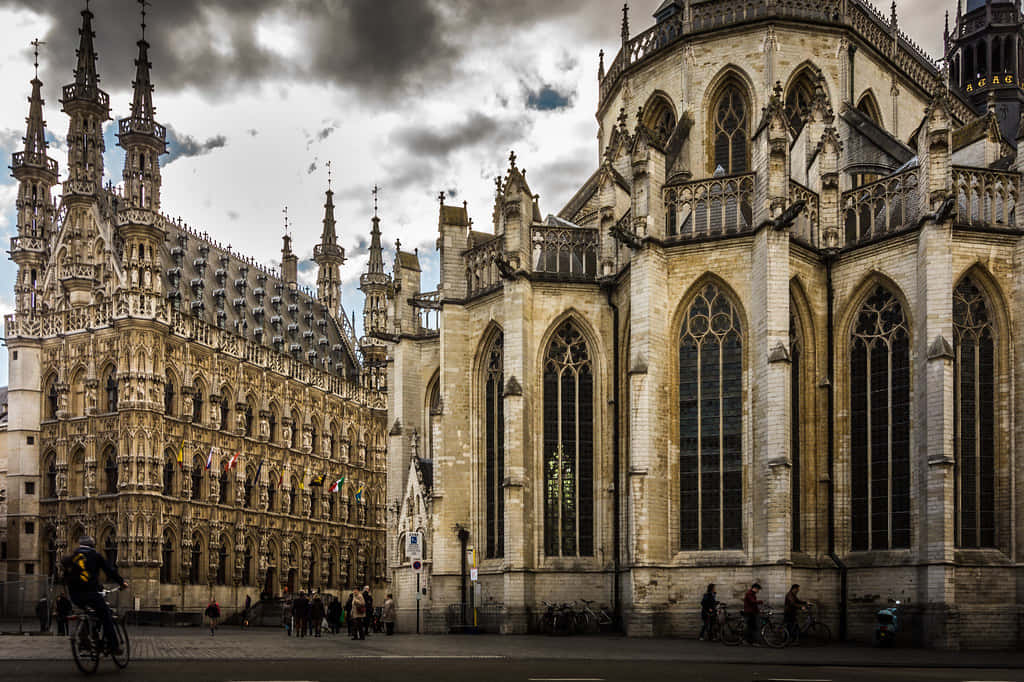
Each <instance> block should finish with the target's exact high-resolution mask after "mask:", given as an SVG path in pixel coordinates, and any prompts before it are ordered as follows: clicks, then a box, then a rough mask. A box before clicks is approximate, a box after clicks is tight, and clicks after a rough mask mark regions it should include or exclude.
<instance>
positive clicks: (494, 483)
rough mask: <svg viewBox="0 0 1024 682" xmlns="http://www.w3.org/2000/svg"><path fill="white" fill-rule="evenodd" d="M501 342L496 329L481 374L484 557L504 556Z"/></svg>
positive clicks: (503, 430) (503, 378)
mask: <svg viewBox="0 0 1024 682" xmlns="http://www.w3.org/2000/svg"><path fill="white" fill-rule="evenodd" d="M504 343H505V342H504V334H501V333H500V332H499V333H498V335H497V336H496V337H495V338H494V340H493V341H492V342H491V345H490V347H489V348H488V350H487V355H486V362H487V366H486V370H485V375H484V422H485V423H484V429H483V432H484V459H485V461H486V466H485V469H486V471H485V478H486V483H485V485H486V486H487V492H486V495H485V498H486V504H487V553H486V556H487V558H488V559H496V558H499V557H503V556H505V500H504V489H503V487H502V483H503V481H504V477H505V410H504V402H505V401H504V380H505V374H504Z"/></svg>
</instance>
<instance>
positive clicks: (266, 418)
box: [259, 410, 270, 441]
mask: <svg viewBox="0 0 1024 682" xmlns="http://www.w3.org/2000/svg"><path fill="white" fill-rule="evenodd" d="M259 438H260V440H263V441H265V440H269V439H270V412H267V411H266V410H260V421H259Z"/></svg>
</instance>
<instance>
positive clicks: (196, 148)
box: [164, 126, 228, 164]
mask: <svg viewBox="0 0 1024 682" xmlns="http://www.w3.org/2000/svg"><path fill="white" fill-rule="evenodd" d="M227 143H228V139H227V138H226V137H224V136H223V135H215V136H214V137H211V138H208V139H207V140H206V141H205V142H200V141H199V140H197V139H196V138H194V137H192V136H191V135H185V134H183V133H179V132H177V131H176V130H175V129H174V127H173V126H167V152H168V155H167V160H166V161H165V162H164V163H165V164H168V163H170V162H172V161H175V160H177V159H180V158H184V157H189V156H202V155H203V154H209V153H210V152H212V151H213V150H214V149H220V148H221V147H223V146H224V145H226V144H227Z"/></svg>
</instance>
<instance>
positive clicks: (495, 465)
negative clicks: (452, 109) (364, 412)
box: [368, 0, 1024, 646]
mask: <svg viewBox="0 0 1024 682" xmlns="http://www.w3.org/2000/svg"><path fill="white" fill-rule="evenodd" d="M960 5H961V7H960V8H959V9H958V10H957V12H956V19H955V25H954V26H953V27H952V28H947V36H946V45H947V54H946V55H945V58H946V59H945V62H944V63H945V64H947V65H948V70H947V67H945V66H944V67H942V68H940V67H939V66H937V65H936V63H935V62H933V61H932V60H931V59H930V58H929V57H928V56H927V55H925V54H924V53H923V52H922V51H921V50H920V49H919V48H918V47H917V46H916V45H914V43H913V42H911V41H910V40H909V39H908V38H907V37H906V35H905V34H904V33H902V32H901V31H900V28H899V25H898V18H897V15H896V12H895V5H894V8H893V12H892V14H891V16H885V15H882V14H881V13H879V12H878V11H876V10H875V9H874V8H873V7H872V6H871V5H870V4H868V3H867V2H866V0H817V1H816V2H806V1H804V0H749V1H745V2H738V1H737V0H699V1H698V0H674V1H673V0H667V1H666V2H664V3H662V5H661V6H660V7H659V8H658V10H657V13H656V14H655V19H656V23H655V24H654V26H653V27H651V28H649V29H647V30H645V31H643V32H642V33H640V34H639V35H635V36H634V35H632V34H631V32H630V30H629V26H628V23H627V21H626V17H625V16H624V17H623V22H622V47H621V50H620V51H619V53H618V55H617V56H616V57H615V58H614V59H613V60H612V61H611V62H610V64H608V65H607V67H606V66H605V64H604V61H603V58H602V63H601V68H600V71H599V74H598V76H599V79H600V96H599V101H598V105H597V121H598V128H597V135H598V152H599V159H600V160H599V162H598V163H597V166H596V169H595V170H594V172H593V175H591V176H590V177H589V178H587V179H585V181H584V182H583V183H582V185H581V186H580V188H579V191H578V192H577V193H576V195H575V196H574V197H572V199H571V200H570V201H569V203H568V204H567V205H566V206H565V207H564V208H562V210H561V211H559V212H558V214H557V215H551V216H548V217H546V218H545V217H544V216H543V214H542V213H541V210H540V208H539V200H538V197H537V196H536V195H534V194H533V192H532V191H531V189H530V185H529V183H528V182H527V178H526V172H525V171H524V170H522V169H521V168H520V166H519V163H518V162H517V160H516V159H515V157H514V156H513V158H512V159H511V163H510V165H509V168H508V172H507V174H505V175H504V177H502V178H500V179H498V180H497V182H496V196H495V202H494V210H493V226H492V228H491V230H490V231H478V230H477V229H476V228H475V227H474V225H473V223H472V222H471V221H470V220H469V215H468V212H467V208H466V207H465V206H449V205H446V204H445V202H444V197H443V196H442V197H441V208H440V217H439V232H438V239H437V248H438V254H439V257H440V263H441V282H440V286H439V288H438V290H437V291H434V292H430V293H426V292H422V291H421V290H420V282H419V277H420V273H419V266H418V257H417V255H416V254H413V253H407V252H404V251H401V250H400V251H399V252H398V254H397V260H396V262H395V265H394V274H393V276H391V277H390V278H389V277H388V276H385V275H384V274H383V267H382V265H381V264H380V263H378V264H377V267H378V268H379V271H372V272H371V273H370V275H368V277H371V278H375V279H374V280H373V281H374V284H373V286H377V287H380V290H383V291H385V292H386V297H385V298H386V301H387V302H386V304H384V303H381V306H386V309H382V311H381V312H380V314H379V315H375V316H371V317H370V318H368V319H370V320H371V326H370V328H369V331H372V332H374V333H375V335H376V336H377V337H378V338H379V339H382V340H385V341H386V342H387V343H388V350H387V353H388V365H387V366H388V384H389V390H390V396H391V402H390V406H389V416H388V423H389V429H390V431H389V432H390V440H389V446H388V474H389V476H388V492H387V496H388V500H389V503H390V502H393V501H394V502H398V503H399V504H398V507H397V508H398V509H399V514H398V515H397V516H396V517H394V519H395V520H394V521H392V524H393V525H391V526H389V531H392V532H393V534H394V535H393V536H389V538H390V541H389V555H388V561H389V567H390V568H391V569H392V571H393V579H394V582H395V584H394V587H395V591H396V598H397V601H398V603H399V605H400V606H402V607H403V611H402V617H403V618H404V619H406V621H405V622H406V623H407V624H408V625H409V626H411V624H412V618H413V615H412V610H411V609H412V607H413V605H414V599H415V597H414V595H413V589H414V585H415V584H416V583H415V579H414V576H413V572H412V569H411V567H410V562H409V560H408V557H407V556H405V545H404V542H403V537H404V536H405V534H407V533H409V532H413V531H422V532H424V533H425V539H426V542H425V545H426V562H425V568H424V574H425V577H424V584H425V585H427V586H428V587H429V589H428V592H427V595H426V597H425V599H426V601H424V602H422V604H423V606H424V608H425V612H426V623H427V626H428V627H430V628H433V629H440V628H442V627H444V626H445V625H446V624H447V625H452V624H453V623H454V624H461V623H462V617H463V610H462V609H461V608H460V607H459V606H458V604H459V603H460V602H464V601H468V600H469V599H470V598H472V599H474V601H475V605H477V606H479V605H481V602H482V604H483V608H482V609H481V610H480V611H479V613H478V614H477V618H478V619H483V621H482V622H483V625H484V626H485V627H486V626H489V625H492V626H495V627H498V626H500V627H501V628H502V629H503V630H504V631H508V632H516V631H524V630H526V629H527V628H528V627H529V626H530V624H531V623H532V622H534V620H535V618H536V616H537V614H538V613H539V612H540V608H541V604H542V601H551V602H563V601H572V600H577V599H591V600H596V601H597V602H598V603H604V604H608V605H609V606H611V607H612V608H613V609H614V610H616V611H619V612H620V613H621V615H622V618H623V622H624V626H625V628H626V630H627V632H628V633H630V634H635V635H652V634H663V633H693V634H695V633H696V629H697V627H698V625H699V621H698V619H697V613H698V606H697V604H698V602H699V600H700V596H701V593H702V592H703V590H704V586H705V585H707V583H709V582H715V583H717V584H718V587H719V595H720V598H721V599H723V600H724V601H727V602H731V603H732V604H733V605H734V606H736V605H737V604H738V599H739V598H740V597H741V595H742V592H743V590H744V589H745V588H746V586H748V585H749V583H751V582H752V581H754V580H758V581H760V583H761V584H762V585H763V586H764V587H765V592H764V594H765V595H766V597H765V598H766V599H767V600H768V601H769V602H771V603H774V604H776V605H779V604H780V603H781V601H782V598H783V595H784V593H785V591H786V590H787V589H788V587H789V585H790V584H791V583H794V582H797V583H801V584H802V586H803V590H802V592H801V594H802V596H804V597H805V598H810V599H812V600H813V601H815V602H818V603H819V604H820V605H821V607H822V611H823V613H824V615H825V617H826V619H827V620H828V621H829V622H830V623H832V625H833V630H839V629H848V630H849V633H850V635H851V636H854V637H858V638H861V639H865V638H867V637H869V636H870V634H869V633H870V627H871V624H872V623H873V614H874V612H875V611H876V610H877V609H878V608H880V605H882V604H884V603H885V600H886V598H889V597H891V598H894V599H900V600H902V601H903V602H905V603H906V604H907V607H906V608H907V613H908V618H909V622H910V623H912V627H911V628H910V629H911V630H912V631H913V633H914V635H913V636H914V637H915V638H916V639H919V640H921V641H924V642H926V643H929V644H931V645H936V646H957V645H964V646H975V645H979V646H980V645H989V646H1012V645H1015V644H1019V642H1020V640H1021V623H1022V616H1024V572H1022V570H1024V569H1022V568H1021V566H1022V562H1024V532H1022V529H1024V504H1022V499H1024V498H1022V495H1021V488H1020V485H1021V483H1020V482H1021V481H1022V480H1024V457H1022V455H1021V448H1020V444H1019V443H1018V437H1024V431H1022V429H1021V424H1022V423H1024V393H1022V392H1019V391H1017V390H1016V382H1015V376H1016V375H1017V374H1018V373H1019V372H1021V373H1024V357H1022V355H1021V352H1020V349H1018V348H1017V344H1016V342H1014V339H1015V338H1020V337H1021V336H1022V332H1024V328H1022V326H1021V325H1022V323H1024V317H1022V316H1021V314H1020V311H1021V302H1022V296H1024V294H1022V291H1021V289H1022V287H1024V238H1022V237H1024V212H1020V211H1017V210H1016V209H1017V202H1018V201H1020V187H1021V171H1024V155H1021V154H1019V153H1018V149H1019V148H1020V143H1021V141H1022V138H1024V127H1021V126H1019V125H1018V124H1019V122H1020V107H1019V106H1018V103H1019V102H1020V101H1021V90H1020V86H1019V84H1018V83H1019V78H1020V77H1021V75H1022V73H1021V71H1022V68H1024V59H1022V56H1021V55H1022V54H1024V52H1022V48H1024V33H1022V30H1021V26H1022V15H1021V11H1020V7H1019V3H1017V2H1013V1H1010V0H1002V1H1001V0H988V1H987V2H985V1H983V0H968V2H967V4H966V7H964V6H963V3H962V2H961V3H960ZM979 91H980V92H981V93H982V95H981V96H978V93H979ZM374 300H378V299H374ZM368 305H369V302H368ZM375 305H376V304H375ZM426 317H431V318H434V317H436V318H439V320H438V321H437V322H434V321H433V320H431V321H429V322H425V319H426ZM470 550H472V552H470ZM474 562H475V568H476V569H477V571H478V577H479V580H478V581H477V582H478V583H479V588H475V587H474V584H473V580H472V579H471V578H472V575H473V573H474V571H473V568H474ZM453 605H454V606H453ZM472 617H473V616H472V615H470V616H469V618H472ZM446 619H447V623H446ZM478 622H479V621H478Z"/></svg>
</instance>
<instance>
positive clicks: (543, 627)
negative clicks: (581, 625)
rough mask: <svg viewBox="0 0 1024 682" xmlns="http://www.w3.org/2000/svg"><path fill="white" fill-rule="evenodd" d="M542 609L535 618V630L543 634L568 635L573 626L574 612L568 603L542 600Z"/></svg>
mask: <svg viewBox="0 0 1024 682" xmlns="http://www.w3.org/2000/svg"><path fill="white" fill-rule="evenodd" d="M541 603H542V604H544V611H543V612H542V613H541V614H540V617H539V618H538V619H537V630H538V631H539V632H541V633H543V634H545V635H568V634H571V633H572V631H573V628H574V627H575V620H576V619H575V614H574V613H573V609H572V607H571V606H569V605H568V604H553V603H551V602H546V601H542V602H541Z"/></svg>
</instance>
